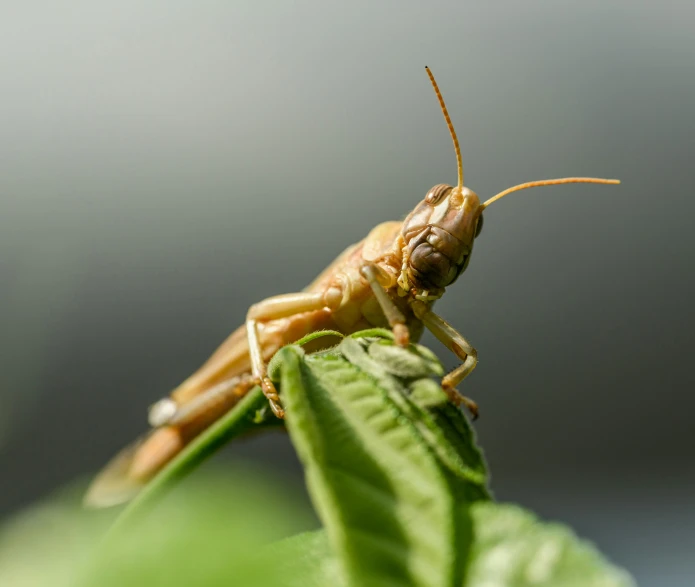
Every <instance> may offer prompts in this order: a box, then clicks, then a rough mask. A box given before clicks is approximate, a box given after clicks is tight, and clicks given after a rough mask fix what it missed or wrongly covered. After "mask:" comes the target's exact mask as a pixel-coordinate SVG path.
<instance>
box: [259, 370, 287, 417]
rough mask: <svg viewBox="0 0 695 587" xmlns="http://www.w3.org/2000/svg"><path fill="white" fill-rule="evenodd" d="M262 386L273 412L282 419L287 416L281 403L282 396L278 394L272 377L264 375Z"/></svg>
mask: <svg viewBox="0 0 695 587" xmlns="http://www.w3.org/2000/svg"><path fill="white" fill-rule="evenodd" d="M260 386H261V389H262V390H263V395H264V396H265V397H266V399H267V400H268V403H269V404H270V409H271V410H273V414H275V417H276V418H279V419H280V420H282V419H283V418H284V417H285V410H284V408H283V407H282V404H281V403H280V396H279V395H278V392H277V389H275V385H273V382H272V381H271V380H270V379H268V378H267V377H264V378H263V379H261V381H260Z"/></svg>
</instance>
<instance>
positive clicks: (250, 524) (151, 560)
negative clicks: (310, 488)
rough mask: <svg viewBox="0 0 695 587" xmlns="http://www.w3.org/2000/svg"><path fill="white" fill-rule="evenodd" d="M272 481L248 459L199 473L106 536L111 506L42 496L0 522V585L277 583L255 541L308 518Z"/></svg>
mask: <svg viewBox="0 0 695 587" xmlns="http://www.w3.org/2000/svg"><path fill="white" fill-rule="evenodd" d="M282 481H283V480H282V478H281V477H275V476H271V475H268V474H263V475H259V473H258V471H256V470H254V469H253V468H250V467H244V468H242V467H234V468H232V469H231V470H229V469H228V470H227V471H226V472H225V473H224V474H222V473H220V472H217V473H214V474H213V473H211V472H210V471H200V472H199V474H197V475H195V476H193V477H191V478H190V479H187V480H186V481H184V482H183V483H181V484H180V485H179V486H178V487H177V490H176V491H173V492H170V493H167V494H166V495H165V496H162V499H160V500H158V501H157V502H156V507H153V508H151V509H149V510H148V512H147V515H146V516H138V517H137V518H131V519H130V522H129V523H128V525H127V526H125V525H123V526H121V528H120V531H118V532H114V533H111V534H109V535H108V539H107V540H106V541H104V530H105V526H106V525H107V524H108V523H109V521H110V518H112V517H113V513H112V511H111V510H98V511H94V510H83V509H81V508H80V507H79V501H80V500H79V497H80V496H79V495H75V496H74V497H72V498H70V499H65V498H64V497H58V498H51V499H49V500H47V501H46V502H45V503H42V504H40V505H38V506H35V507H33V508H31V509H29V510H27V511H24V512H21V513H20V514H18V515H17V516H15V518H14V519H12V520H9V521H8V522H7V523H5V524H4V525H3V527H2V528H0V585H2V586H3V587H49V586H50V587H123V586H128V587H158V586H162V587H163V586H166V587H191V586H195V587H219V586H221V585H241V586H243V587H281V586H282V587H284V586H285V585H286V581H285V574H284V572H283V569H282V568H281V567H278V566H276V565H273V564H269V563H273V561H274V560H275V555H274V554H272V553H267V552H264V550H263V548H264V546H265V545H267V544H270V543H272V542H275V541H278V540H281V539H283V538H285V537H287V536H290V535H292V534H295V533H296V532H298V531H302V530H306V529H307V528H311V527H313V526H314V525H315V522H314V521H313V519H312V517H311V515H310V513H309V511H307V510H308V509H307V508H306V504H302V503H301V502H299V501H298V500H297V499H296V496H293V495H292V493H291V492H290V491H288V490H287V488H285V487H283V490H282V491H278V487H281V486H282ZM82 489H83V487H80V493H81V490H82ZM153 505H154V504H153ZM319 568H323V567H319Z"/></svg>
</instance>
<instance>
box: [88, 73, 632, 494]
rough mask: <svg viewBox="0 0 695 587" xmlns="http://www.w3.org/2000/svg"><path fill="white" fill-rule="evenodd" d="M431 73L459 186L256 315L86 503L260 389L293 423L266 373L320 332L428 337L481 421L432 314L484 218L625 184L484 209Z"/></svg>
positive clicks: (457, 338)
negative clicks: (442, 350)
mask: <svg viewBox="0 0 695 587" xmlns="http://www.w3.org/2000/svg"><path fill="white" fill-rule="evenodd" d="M426 69H427V74H428V75H429V78H430V81H431V82H432V86H433V88H434V91H435V93H436V94H437V98H438V100H439V105H440V107H441V109H442V112H443V114H444V118H445V120H446V124H447V126H448V128H449V132H450V134H451V138H452V140H453V142H454V150H455V152H456V162H457V167H458V184H457V185H456V186H455V187H454V186H450V185H445V184H439V185H436V186H434V187H433V188H432V189H430V190H429V191H428V192H427V194H426V195H425V198H424V199H423V200H422V201H421V202H420V203H419V204H418V205H417V206H416V207H415V209H414V210H413V211H412V212H411V213H410V214H409V215H408V216H407V217H406V219H405V220H404V221H403V222H398V221H393V222H384V223H382V224H379V225H378V226H376V227H375V228H374V229H372V231H371V232H370V233H369V234H368V235H367V237H366V238H365V239H364V240H362V241H361V242H359V243H357V244H355V245H352V246H351V247H348V248H347V249H346V250H345V251H344V252H343V253H342V254H341V255H340V256H339V257H338V258H337V259H335V261H333V263H331V264H330V265H329V266H328V267H327V268H326V269H325V270H324V271H323V273H321V274H320V275H319V276H318V277H317V278H316V280H315V281H314V282H313V283H312V284H311V285H309V286H308V287H307V288H306V289H304V291H302V292H299V293H290V294H283V295H278V296H274V297H271V298H268V299H266V300H263V301H261V302H259V303H257V304H254V305H253V306H251V307H250V308H249V310H248V313H247V315H246V323H245V324H244V325H243V326H241V327H240V328H238V329H237V330H236V331H235V332H233V333H232V334H231V335H230V336H229V338H227V340H225V341H224V342H223V343H222V345H221V346H220V347H219V348H218V349H217V350H216V351H215V352H214V353H213V354H212V356H211V357H210V358H209V359H208V360H207V361H206V362H205V363H204V364H203V365H202V366H201V367H200V368H199V369H198V370H197V371H196V372H195V373H193V374H192V375H191V376H190V377H189V378H188V379H186V380H185V381H184V382H183V383H181V385H179V386H178V387H177V388H176V389H175V390H174V391H173V392H172V393H171V395H170V397H168V398H165V399H163V400H160V401H159V402H157V403H156V404H154V406H152V407H151V408H150V412H149V422H150V425H151V426H152V427H153V429H154V430H152V432H151V433H150V435H149V436H148V437H146V438H145V440H144V441H142V442H140V443H137V444H136V445H134V446H133V447H131V448H129V449H126V450H125V451H123V452H122V453H121V454H120V455H119V456H117V457H116V458H115V459H114V460H113V461H112V462H111V463H110V464H109V465H108V466H107V467H106V469H105V470H104V471H103V472H102V473H101V474H100V475H99V476H98V477H97V479H95V481H94V483H93V484H92V487H91V488H90V490H89V492H88V494H87V497H86V502H87V503H88V504H91V505H97V506H99V505H109V504H112V503H118V502H120V501H124V500H126V499H128V498H129V497H130V496H131V495H132V494H133V493H134V492H135V491H137V489H138V488H139V487H140V486H142V485H143V484H144V483H145V482H147V481H148V480H149V479H150V478H151V477H152V476H153V475H154V474H155V473H156V472H157V471H159V470H160V469H161V468H162V467H163V466H164V465H165V464H166V463H167V462H169V461H170V460H171V459H172V458H173V457H174V456H175V455H176V454H178V453H179V452H180V451H181V450H182V449H183V448H184V446H186V444H188V443H189V442H190V441H191V440H192V439H193V438H194V437H195V436H197V435H198V434H199V433H200V432H202V431H203V430H204V429H205V428H207V427H208V426H210V425H211V424H212V423H213V422H215V421H216V420H217V419H219V418H220V417H221V416H222V415H224V414H225V413H226V412H227V411H228V410H230V409H231V408H232V407H233V406H234V405H235V404H236V403H237V402H238V401H239V400H240V399H241V398H242V397H243V396H244V395H245V394H246V393H247V392H248V391H249V390H250V389H252V388H253V387H254V386H256V385H260V387H261V388H262V390H263V393H264V394H265V396H266V398H268V402H269V404H270V408H271V409H272V411H273V413H274V414H275V415H276V416H277V417H278V418H283V417H284V415H285V412H284V409H283V407H282V404H281V402H280V398H279V396H278V393H277V390H276V389H275V386H274V385H273V382H272V381H271V380H270V379H269V377H268V375H267V373H266V365H267V362H268V361H269V360H270V358H271V357H272V356H273V355H274V354H275V353H276V352H277V351H278V349H280V347H282V346H283V345H286V344H290V343H292V342H295V341H297V340H299V339H300V338H302V337H304V336H306V335H307V334H309V333H311V332H315V331H317V330H336V331H339V332H341V333H343V334H351V333H353V332H357V331H359V330H363V329H366V328H372V327H375V326H380V327H386V326H388V327H389V328H391V329H392V330H393V333H394V337H395V340H396V342H397V344H399V345H401V346H406V345H408V344H409V342H410V341H411V340H412V341H417V340H418V339H419V338H420V336H421V334H422V332H423V330H424V329H425V328H427V329H428V330H429V331H430V332H432V333H433V334H434V336H435V337H437V339H439V340H440V341H441V342H442V343H443V344H444V345H445V346H446V347H447V348H448V349H449V350H451V351H452V352H453V353H454V354H455V355H456V356H457V357H458V358H459V359H460V360H461V361H462V364H461V365H460V366H458V367H456V368H455V369H454V370H452V371H451V372H450V373H448V374H447V375H445V376H444V378H443V379H442V382H441V384H442V388H443V389H444V391H445V392H446V393H447V395H448V397H449V399H450V401H452V402H453V403H455V404H456V405H465V406H467V407H468V408H469V409H470V411H471V412H472V413H473V416H474V417H475V416H476V415H477V406H476V404H475V403H474V402H473V401H472V400H470V399H468V398H466V397H465V396H463V395H461V394H459V392H458V391H457V389H456V386H457V385H458V384H459V383H461V381H463V379H464V378H466V377H467V376H468V375H469V374H470V373H471V371H473V369H474V368H475V366H476V363H477V362H478V353H477V351H476V350H475V349H474V348H473V346H472V345H471V344H470V343H469V342H468V341H467V340H466V339H465V338H464V337H463V336H462V335H461V334H460V333H458V332H457V331H456V330H455V329H454V328H453V327H452V326H451V325H449V324H448V323H447V322H446V321H445V320H444V319H443V318H441V317H440V316H439V315H437V314H436V313H435V312H434V311H433V310H432V306H433V304H434V302H435V301H436V300H438V299H439V298H440V297H442V295H443V294H444V290H445V289H446V288H447V287H448V286H449V285H451V284H452V283H454V281H456V279H457V278H458V277H459V275H461V273H463V272H464V271H465V270H466V267H468V262H469V261H470V258H471V253H472V250H473V241H474V240H475V238H476V237H477V236H478V235H479V234H480V231H481V228H482V226H483V216H482V212H483V210H485V208H487V207H488V206H489V205H490V204H492V203H493V202H495V201H497V200H499V199H500V198H502V197H504V196H506V195H507V194H510V193H512V192H516V191H519V190H523V189H526V188H531V187H538V186H546V185H557V184H564V183H600V184H617V183H620V182H619V181H618V180H613V179H596V178H591V177H566V178H562V179H550V180H543V181H533V182H529V183H523V184H520V185H517V186H514V187H511V188H509V189H507V190H504V191H503V192H501V193H499V194H497V195H496V196H493V197H492V198H490V199H489V200H487V201H485V202H484V203H481V202H480V199H479V197H478V195H477V194H476V193H475V192H473V191H472V190H471V189H469V188H467V187H464V185H463V165H462V162H461V150H460V148H459V143H458V139H457V137H456V133H455V132H454V127H453V124H452V123H451V119H450V118H449V113H448V112H447V109H446V106H445V104H444V99H443V98H442V95H441V93H440V91H439V88H438V87H437V83H436V81H435V79H434V76H433V75H432V73H431V71H430V70H429V68H426ZM324 344H325V343H324Z"/></svg>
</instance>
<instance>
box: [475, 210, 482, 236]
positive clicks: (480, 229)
mask: <svg viewBox="0 0 695 587" xmlns="http://www.w3.org/2000/svg"><path fill="white" fill-rule="evenodd" d="M482 230H483V215H482V214H481V215H480V216H478V224H476V225H475V238H478V235H479V234H480V233H481V231H482Z"/></svg>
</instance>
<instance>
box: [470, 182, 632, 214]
mask: <svg viewBox="0 0 695 587" xmlns="http://www.w3.org/2000/svg"><path fill="white" fill-rule="evenodd" d="M563 183H608V184H618V183H620V180H619V179H600V178H597V177H563V178H561V179H541V180H539V181H529V182H528V183H520V184H519V185H515V186H514V187H511V188H507V189H506V190H504V191H503V192H500V193H499V194H497V195H496V196H492V197H491V198H490V199H489V200H487V201H486V202H485V203H483V204H480V206H479V207H478V210H480V211H481V212H482V211H483V209H485V208H487V207H488V206H489V205H490V204H492V203H493V202H496V201H497V200H499V199H500V198H504V196H506V195H507V194H511V193H512V192H518V191H519V190H525V189H527V188H537V187H541V186H544V185H560V184H563Z"/></svg>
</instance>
